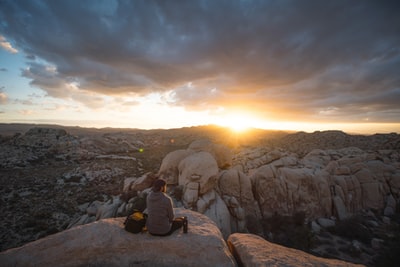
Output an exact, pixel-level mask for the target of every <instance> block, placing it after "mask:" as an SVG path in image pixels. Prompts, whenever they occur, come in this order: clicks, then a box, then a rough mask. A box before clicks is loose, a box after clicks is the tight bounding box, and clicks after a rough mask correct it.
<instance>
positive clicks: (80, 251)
mask: <svg viewBox="0 0 400 267" xmlns="http://www.w3.org/2000/svg"><path fill="white" fill-rule="evenodd" d="M175 213H176V215H177V216H183V215H184V216H187V217H188V220H189V232H188V233H187V234H184V233H183V232H182V230H177V231H176V232H174V233H173V234H172V235H171V236H167V237H156V236H151V235H150V234H148V233H147V232H145V233H140V234H132V233H129V232H126V231H125V230H124V228H123V222H124V219H125V218H122V217H120V218H112V219H104V220H100V221H97V222H94V223H91V224H86V225H82V226H78V227H74V228H72V229H69V230H66V231H63V232H61V233H57V234H54V235H51V236H48V237H45V238H43V239H40V240H37V241H34V242H32V243H28V244H26V245H24V246H22V247H19V248H14V249H10V250H7V251H4V252H1V253H0V266H4V267H6V266H7V267H8V266H15V267H17V266H23V267H28V266H107V267H112V266H118V267H121V266H182V267H183V266H201V267H202V266H226V267H228V266H229V267H230V266H236V262H235V260H234V258H233V257H232V255H231V253H230V252H229V249H228V247H227V245H226V243H225V241H224V239H223V238H222V235H221V233H220V231H219V230H218V228H217V227H216V226H215V224H214V223H213V222H212V221H211V220H209V219H208V218H207V217H206V216H204V215H201V214H199V213H196V212H192V211H189V210H182V209H176V210H175Z"/></svg>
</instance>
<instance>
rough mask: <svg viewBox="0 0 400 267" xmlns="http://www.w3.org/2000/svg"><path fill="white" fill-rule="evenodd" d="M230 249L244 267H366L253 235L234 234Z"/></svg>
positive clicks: (229, 242) (230, 237) (229, 241)
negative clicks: (320, 256) (313, 253)
mask: <svg viewBox="0 0 400 267" xmlns="http://www.w3.org/2000/svg"><path fill="white" fill-rule="evenodd" d="M228 246H229V249H230V250H231V251H232V253H233V255H234V256H235V258H236V260H237V262H238V264H239V265H240V266H243V267H247V266H252V267H258V266H260V267H261V266H276V267H287V266H324V267H330V266H331V267H345V266H346V267H351V266H354V267H355V266H364V265H359V264H352V263H348V262H345V261H339V260H333V259H323V258H319V257H316V256H313V255H310V254H307V253H305V252H303V251H300V250H296V249H291V248H286V247H283V246H280V245H277V244H274V243H270V242H268V241H266V240H265V239H263V238H261V237H259V236H256V235H252V234H239V233H236V234H232V235H230V236H229V239H228Z"/></svg>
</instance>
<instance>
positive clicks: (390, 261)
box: [374, 214, 400, 267]
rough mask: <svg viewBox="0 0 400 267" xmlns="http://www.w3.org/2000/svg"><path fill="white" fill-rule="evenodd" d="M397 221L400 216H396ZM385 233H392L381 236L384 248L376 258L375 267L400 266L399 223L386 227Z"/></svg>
mask: <svg viewBox="0 0 400 267" xmlns="http://www.w3.org/2000/svg"><path fill="white" fill-rule="evenodd" d="M394 217H395V218H394V219H395V220H394V221H396V220H397V221H398V219H399V218H400V215H399V214H396V215H395V216H394ZM386 228H387V229H384V232H387V233H390V234H385V235H383V236H381V238H383V240H384V242H383V245H384V246H383V247H382V249H381V251H380V253H379V256H378V257H377V258H376V260H375V263H374V266H377V267H381V266H382V267H390V266H393V267H394V266H399V262H400V225H399V223H396V222H394V223H392V224H390V225H387V226H386Z"/></svg>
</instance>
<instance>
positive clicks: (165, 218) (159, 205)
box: [146, 191, 174, 235]
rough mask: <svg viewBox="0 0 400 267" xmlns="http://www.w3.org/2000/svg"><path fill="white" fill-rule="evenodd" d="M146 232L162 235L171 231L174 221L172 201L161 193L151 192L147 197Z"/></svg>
mask: <svg viewBox="0 0 400 267" xmlns="http://www.w3.org/2000/svg"><path fill="white" fill-rule="evenodd" d="M147 214H148V217H147V222H146V226H147V230H148V231H149V232H150V233H152V234H159V235H163V234H166V233H168V232H169V230H170V229H171V223H172V221H173V220H174V210H173V204H172V199H171V198H170V197H169V196H167V195H166V194H165V193H163V192H153V191H151V192H150V193H149V195H148V196H147Z"/></svg>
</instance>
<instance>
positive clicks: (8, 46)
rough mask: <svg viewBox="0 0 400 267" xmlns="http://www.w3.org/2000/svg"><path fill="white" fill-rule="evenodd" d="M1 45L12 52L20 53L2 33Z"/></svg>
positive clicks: (0, 37) (0, 36)
mask: <svg viewBox="0 0 400 267" xmlns="http://www.w3.org/2000/svg"><path fill="white" fill-rule="evenodd" d="M0 47H2V48H3V49H4V50H6V51H7V52H10V53H12V54H16V53H18V50H17V49H15V48H14V47H13V46H12V45H11V44H10V43H9V42H7V41H6V38H4V36H2V35H0Z"/></svg>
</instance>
